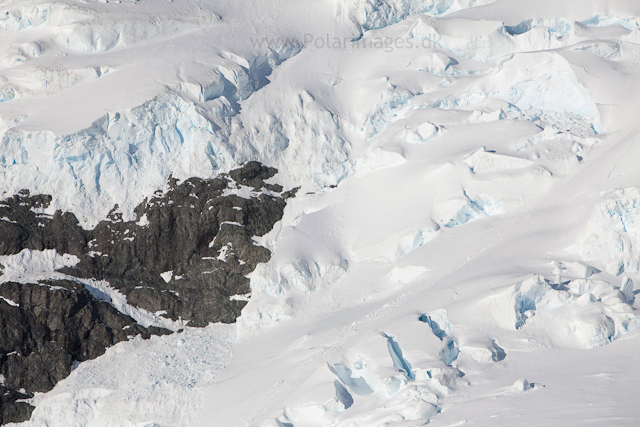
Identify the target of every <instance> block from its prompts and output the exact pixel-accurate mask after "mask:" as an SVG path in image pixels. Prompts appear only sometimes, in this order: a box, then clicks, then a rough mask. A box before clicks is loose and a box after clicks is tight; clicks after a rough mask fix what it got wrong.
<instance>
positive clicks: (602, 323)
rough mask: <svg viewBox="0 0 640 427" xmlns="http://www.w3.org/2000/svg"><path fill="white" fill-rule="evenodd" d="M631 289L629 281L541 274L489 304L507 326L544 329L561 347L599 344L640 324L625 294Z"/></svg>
mask: <svg viewBox="0 0 640 427" xmlns="http://www.w3.org/2000/svg"><path fill="white" fill-rule="evenodd" d="M629 289H630V287H629V285H628V282H627V281H626V280H625V281H624V282H623V284H622V287H616V286H614V285H612V284H611V283H609V282H607V281H602V280H591V279H576V280H571V281H569V282H566V283H562V284H553V283H551V282H549V281H548V280H546V279H544V278H543V277H542V276H539V275H536V276H532V277H530V278H528V279H526V280H523V281H522V282H519V283H517V284H515V285H514V286H512V287H510V288H509V289H508V290H507V291H504V292H502V293H501V294H498V295H497V296H493V297H490V298H488V299H487V302H488V303H489V304H491V305H493V307H492V308H491V309H490V310H491V311H492V312H493V316H494V318H495V319H496V321H497V322H498V323H499V324H501V325H502V326H503V327H505V328H508V329H516V330H517V329H521V328H524V327H525V326H526V328H527V330H530V331H532V330H540V329H542V330H543V331H544V332H543V333H544V335H546V336H547V337H548V338H549V339H550V340H551V342H552V343H554V344H556V345H560V346H564V347H569V348H594V347H599V346H602V345H605V344H607V343H609V342H611V341H612V340H614V339H616V338H618V337H619V336H621V335H623V334H625V333H627V332H629V331H631V330H634V329H637V328H638V327H639V326H640V316H638V315H636V314H634V310H633V308H632V307H631V306H630V305H629V301H628V300H627V298H626V295H627V293H628V292H629ZM538 317H542V319H538Z"/></svg>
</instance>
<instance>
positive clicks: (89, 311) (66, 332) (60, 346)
mask: <svg viewBox="0 0 640 427" xmlns="http://www.w3.org/2000/svg"><path fill="white" fill-rule="evenodd" d="M0 296H1V297H2V299H0V373H1V374H2V378H1V379H2V387H3V388H4V389H5V390H4V395H3V399H2V422H9V421H23V420H24V419H28V416H30V414H31V409H32V408H31V407H30V406H29V405H26V404H25V403H22V402H17V401H18V400H21V399H25V398H28V397H32V396H33V393H34V392H36V391H39V392H45V391H49V390H51V389H52V388H53V386H54V385H55V384H56V383H57V382H58V381H60V380H62V379H64V378H66V377H67V376H68V375H69V374H70V373H71V369H72V367H73V364H74V363H77V362H82V361H85V360H90V359H94V358H96V357H98V356H100V355H102V354H104V352H105V350H106V349H107V348H108V347H111V346H112V345H114V344H116V343H118V342H120V341H123V340H126V339H128V338H129V337H131V336H136V335H139V334H142V336H143V337H145V338H148V337H149V336H151V335H152V334H154V335H159V334H166V333H169V332H170V331H168V330H166V329H161V328H156V327H149V328H143V327H142V326H140V325H138V324H137V323H136V322H135V321H134V320H133V319H132V318H130V317H129V316H126V315H124V314H122V313H120V312H119V311H118V310H116V309H115V308H113V306H112V305H111V304H109V303H107V302H104V301H97V300H95V299H94V298H93V297H92V296H91V295H90V294H89V292H88V291H87V290H86V289H85V288H84V286H83V285H82V284H81V283H78V282H75V281H69V280H57V281H43V282H41V283H37V284H34V283H26V284H22V283H14V282H7V283H3V284H2V285H1V286H0ZM25 405H26V406H25ZM24 417H27V418H24Z"/></svg>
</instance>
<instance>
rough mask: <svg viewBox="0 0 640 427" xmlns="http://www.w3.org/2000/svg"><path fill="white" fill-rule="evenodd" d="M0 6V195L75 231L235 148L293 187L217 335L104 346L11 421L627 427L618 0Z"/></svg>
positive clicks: (629, 6) (635, 268) (622, 54)
mask: <svg viewBox="0 0 640 427" xmlns="http://www.w3.org/2000/svg"><path fill="white" fill-rule="evenodd" d="M0 16H3V17H4V18H2V19H0V33H1V36H0V40H1V41H0V51H2V52H3V61H4V62H3V65H2V66H1V67H2V68H0V85H1V87H0V94H2V95H1V96H0V100H1V101H3V102H0V133H1V134H2V140H1V141H2V142H1V143H2V151H1V154H0V185H1V188H2V190H3V191H4V192H5V193H6V194H10V193H13V192H15V191H18V190H19V189H22V188H28V189H30V190H31V191H32V192H43V193H51V194H53V195H54V201H53V204H52V209H56V208H63V209H65V210H71V211H73V212H75V213H76V214H77V215H78V217H79V219H80V220H81V222H82V223H83V224H84V225H86V226H91V225H92V224H95V223H96V222H97V221H99V220H100V219H101V218H102V217H103V216H104V215H105V214H106V213H107V212H108V211H109V210H110V209H111V208H112V207H113V204H114V203H118V204H119V205H120V206H121V208H122V210H123V213H124V215H125V217H126V218H131V217H132V209H133V207H134V206H136V205H137V204H138V203H139V202H140V201H142V200H143V199H144V198H145V197H147V196H148V195H150V194H151V193H153V191H155V190H157V189H158V188H161V187H162V186H163V185H164V184H165V182H166V179H167V177H168V176H169V175H170V174H173V175H174V176H175V177H177V178H181V179H182V178H187V177H190V176H201V177H210V176H213V175H215V174H217V173H219V172H224V171H228V170H229V169H231V168H233V167H234V166H236V165H238V164H240V163H242V162H244V161H246V160H250V159H255V160H259V161H261V162H263V163H265V164H267V165H270V166H274V167H277V168H278V169H279V171H280V173H279V175H278V177H279V178H278V179H280V181H279V183H280V184H282V185H283V186H284V187H285V188H286V189H289V188H293V187H296V186H301V187H302V188H301V190H300V191H299V192H298V196H297V197H296V198H295V199H293V200H291V201H290V202H289V204H288V205H287V208H286V210H285V216H284V218H283V220H282V221H281V222H280V223H279V224H277V225H276V227H275V229H274V230H273V231H272V232H271V233H270V234H268V235H266V236H264V237H263V238H262V241H261V242H260V243H261V244H263V245H265V246H267V247H269V248H270V249H271V250H272V251H273V256H272V258H271V260H270V261H269V262H268V263H266V264H261V265H259V266H258V268H257V269H256V271H254V272H253V273H252V275H251V288H252V293H251V298H250V300H249V304H248V305H247V306H246V307H245V309H244V310H243V313H242V316H241V317H240V318H239V319H238V322H237V325H236V326H222V325H212V326H209V327H208V328H204V329H192V328H186V330H185V332H183V333H180V334H174V335H172V336H168V337H156V338H154V339H153V340H151V341H150V342H148V343H147V342H138V341H134V342H130V343H121V344H119V345H117V346H115V347H114V348H112V349H111V350H109V351H108V352H107V354H106V355H105V356H103V357H102V358H99V359H97V360H95V361H91V362H87V363H83V364H81V365H80V366H78V367H77V368H76V370H75V371H74V372H73V374H72V375H71V376H70V377H69V378H68V379H66V380H64V381H62V382H60V383H59V384H58V386H57V387H56V388H55V389H54V390H53V391H52V392H50V393H47V394H45V395H41V396H37V397H36V398H35V399H34V402H33V403H34V404H35V405H36V410H35V412H34V414H33V418H32V421H31V422H28V423H24V425H33V426H63V425H64V426H103V425H118V426H120V425H159V426H160V425H161V426H164V425H167V426H168V425H171V426H181V425H182V426H187V425H188V426H193V425H202V426H223V427H228V426H237V427H241V426H242V427H244V426H261V427H282V426H286V427H291V426H293V427H311V426H314V427H315V426H344V427H355V426H387V425H389V426H391V425H393V426H398V427H400V426H417V425H423V424H425V423H427V422H431V423H433V424H434V425H436V426H437V425H440V426H453V425H466V424H469V425H478V426H491V425H496V426H504V425H532V426H533V425H541V424H543V423H544V424H545V425H551V426H556V425H557V426H582V425H585V424H587V423H589V422H593V423H595V422H598V423H600V424H605V425H619V426H635V425H637V424H638V423H639V422H640V418H639V416H638V415H637V413H636V411H635V410H634V408H635V406H634V403H635V401H636V400H637V398H638V396H639V395H640V390H639V389H638V387H637V383H638V380H640V377H639V375H640V374H639V372H640V370H639V369H638V367H640V364H639V363H640V362H639V361H638V357H639V356H638V351H639V350H640V348H639V346H640V344H639V343H640V341H639V340H640V332H638V329H640V315H639V314H638V308H640V307H639V306H638V302H636V301H635V295H636V294H637V292H638V290H637V289H636V288H637V286H638V285H637V283H639V281H640V272H639V269H640V266H639V265H638V261H637V258H638V249H637V248H636V246H638V245H640V242H639V234H638V218H639V215H640V202H639V196H638V194H639V193H638V192H639V190H638V186H639V181H638V180H639V178H640V176H639V175H638V169H637V165H636V162H637V161H636V159H637V158H638V156H639V155H640V148H639V147H640V145H639V144H638V128H637V120H636V117H637V113H638V110H639V108H640V107H639V106H638V101H637V100H638V99H640V96H639V95H640V87H639V86H638V79H637V77H636V76H637V73H638V71H640V70H639V67H640V62H639V61H640V47H639V46H640V25H639V21H638V18H637V17H638V16H640V8H639V6H638V5H637V4H636V3H635V2H633V1H629V0H617V1H598V0H588V1H577V0H565V1H561V2H558V1H550V0H542V1H536V2H527V1H524V0H498V1H446V0H420V1H408V0H407V1H397V0H394V1H391V0H380V1H371V0H367V1H360V0H357V1H356V0H353V1H351V0H332V1H320V2H318V1H298V2H275V1H262V2H252V1H235V2H231V1H222V2H216V3H211V2H204V1H194V2H188V3H181V2H164V1H160V0H140V1H139V2H132V1H128V0H123V1H122V2H112V1H108V2H106V3H100V2H79V1H77V2H76V1H73V0H65V1H63V2H55V3H47V2H41V1H31V0H29V1H21V2H9V3H6V4H3V5H2V6H1V7H0ZM47 256H48V255H46V254H45V255H43V257H45V258H46V257H47ZM58 256H64V254H60V255H58ZM54 258H55V257H54ZM56 260H57V258H55V259H53V258H51V259H50V260H49V261H50V262H59V261H56ZM45 261H46V259H45ZM49 261H47V262H49ZM14 270H15V271H19V268H17V267H16V269H14ZM26 270H27V271H29V270H28V269H26ZM16 274H18V273H16ZM236 334H237V337H236V336H235V335H236ZM179 343H182V344H179ZM163 360H164V361H165V362H164V363H161V361H163ZM125 367H126V368H125ZM123 369H126V370H125V372H124V373H123ZM119 376H122V377H123V378H124V380H122V381H118V380H116V379H115V378H117V377H119Z"/></svg>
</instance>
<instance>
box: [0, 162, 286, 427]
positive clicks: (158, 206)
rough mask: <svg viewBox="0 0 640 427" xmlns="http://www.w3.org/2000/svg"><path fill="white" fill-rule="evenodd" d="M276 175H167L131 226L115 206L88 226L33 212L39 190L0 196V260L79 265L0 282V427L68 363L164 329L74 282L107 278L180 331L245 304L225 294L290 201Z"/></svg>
mask: <svg viewBox="0 0 640 427" xmlns="http://www.w3.org/2000/svg"><path fill="white" fill-rule="evenodd" d="M276 172H277V171H276V170H275V169H273V168H268V167H265V166H263V165H261V164H259V163H257V162H249V163H247V164H246V165H244V166H243V167H241V168H238V169H236V170H234V171H231V172H230V173H229V174H228V175H221V176H218V177H216V178H213V179H208V180H205V179H199V178H191V179H188V180H186V181H184V182H180V183H179V182H178V181H177V180H175V179H170V181H169V185H168V190H167V191H165V192H162V191H158V192H156V193H155V195H154V196H153V197H151V198H149V199H148V200H145V201H144V202H143V203H141V204H140V205H139V206H138V207H137V208H136V209H135V214H136V220H135V221H124V220H123V217H122V214H121V213H119V212H118V206H117V205H116V206H115V207H114V209H113V210H112V211H111V212H110V213H109V215H108V217H107V218H106V219H105V220H103V221H101V222H100V223H99V224H98V225H97V226H96V227H95V228H94V229H92V230H85V229H83V228H82V227H81V226H80V224H79V223H78V220H77V219H76V217H75V216H74V215H73V214H72V213H68V212H66V213H65V212H61V211H57V212H55V214H53V215H47V214H44V213H42V212H44V210H45V209H46V208H47V207H48V206H49V204H50V203H51V200H52V198H51V196H48V195H30V194H29V192H27V191H22V192H20V193H19V194H17V195H14V196H12V197H10V198H8V199H6V200H3V201H1V202H0V255H12V254H17V253H19V252H20V251H22V250H24V249H31V250H38V251H42V250H46V249H55V250H56V251H57V252H58V253H59V254H72V255H75V256H77V257H78V258H79V259H80V262H79V263H78V264H77V265H76V266H75V267H73V268H66V269H63V270H61V272H63V273H65V274H67V275H68V276H69V280H63V281H56V282H45V283H42V282H41V283H38V284H19V283H12V282H8V283H4V284H2V285H0V296H2V297H3V298H6V300H0V329H1V330H0V372H1V373H2V375H3V376H4V377H3V381H4V382H2V387H4V389H6V390H5V392H4V395H3V399H2V402H1V403H2V407H1V408H0V412H1V413H2V416H3V419H2V422H3V423H6V422H9V421H20V420H23V419H26V418H28V417H29V416H30V413H31V410H32V407H31V406H29V405H28V404H26V403H22V402H19V400H20V399H25V398H28V397H29V396H32V394H33V393H34V392H36V391H38V392H44V391H48V390H50V389H51V388H52V387H53V386H54V385H55V384H56V383H57V382H58V381H60V380H61V379H63V378H65V377H66V376H68V375H69V373H70V372H71V367H72V364H73V363H76V362H81V361H84V360H89V359H93V358H95V357H98V356H99V355H101V354H102V353H104V351H105V348H107V347H109V346H111V345H114V344H115V343H117V342H119V341H122V340H124V339H127V338H128V337H129V336H135V335H138V334H142V335H143V337H148V336H150V335H151V334H162V333H167V332H168V331H166V330H163V329H159V328H153V327H151V328H143V327H141V326H140V325H138V324H137V323H135V321H134V320H133V319H131V318H130V317H128V316H125V315H124V314H122V313H119V312H118V311H117V310H116V309H115V308H113V306H112V305H110V304H109V303H108V302H104V301H98V300H96V299H94V298H93V297H92V296H91V295H90V294H89V293H88V291H87V290H86V289H85V288H84V286H83V285H82V284H81V280H82V279H86V278H92V279H98V280H106V281H108V282H109V283H110V285H111V286H112V287H114V288H116V289H117V290H118V291H120V292H121V293H123V294H124V295H126V297H127V302H128V303H129V304H131V305H133V306H136V307H139V308H142V309H145V310H148V311H150V312H154V313H157V312H163V313H164V316H166V317H168V318H171V319H173V320H177V319H182V320H185V321H187V320H188V325H189V326H206V325H207V324H209V323H211V322H227V323H230V322H234V321H235V319H236V318H237V317H238V315H239V314H240V311H241V310H242V308H243V307H244V305H245V304H246V301H242V299H238V298H233V297H234V296H235V295H246V294H248V293H249V292H250V288H249V279H248V278H247V277H246V276H247V275H248V274H249V273H250V272H252V271H253V270H254V269H255V267H256V265H257V264H258V263H260V262H266V261H268V260H269V258H270V253H269V251H268V250H267V249H266V248H264V247H261V246H259V245H257V244H256V243H255V242H254V240H253V238H254V237H255V236H263V235H264V234H266V233H268V232H269V231H270V230H271V229H272V228H273V226H274V225H275V223H276V222H278V221H279V220H280V219H281V218H282V215H283V211H284V207H285V204H286V199H287V198H289V197H292V196H293V195H295V190H292V191H289V192H283V188H282V187H281V186H279V185H277V184H268V183H266V182H265V181H266V180H268V179H269V178H271V177H273V176H274V175H275V174H276ZM239 194H242V195H243V196H240V195H239ZM74 278H77V279H78V280H75V279H74ZM7 301H10V302H13V303H15V304H17V305H13V304H11V303H9V302H7Z"/></svg>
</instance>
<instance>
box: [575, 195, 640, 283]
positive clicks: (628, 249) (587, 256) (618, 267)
mask: <svg viewBox="0 0 640 427" xmlns="http://www.w3.org/2000/svg"><path fill="white" fill-rule="evenodd" d="M637 248H640V189H638V188H635V187H633V188H626V189H622V190H616V191H613V192H611V193H610V194H608V195H606V196H605V197H603V200H602V201H600V202H599V203H598V204H597V205H596V206H595V208H594V210H593V213H592V214H591V219H590V220H589V222H588V224H587V225H586V227H585V229H584V231H583V233H582V236H581V237H580V242H579V243H578V244H577V245H576V246H574V248H573V249H574V250H576V251H577V252H578V253H579V254H580V255H581V256H582V258H583V259H584V260H585V261H587V262H591V263H594V265H596V266H597V267H598V268H600V269H602V270H603V271H606V272H607V273H609V274H613V275H620V274H622V273H625V272H626V273H638V272H640V262H639V261H638V260H639V259H640V252H638V249H637Z"/></svg>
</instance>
